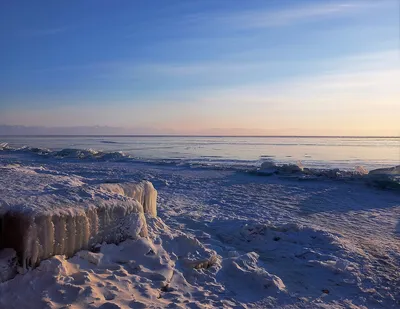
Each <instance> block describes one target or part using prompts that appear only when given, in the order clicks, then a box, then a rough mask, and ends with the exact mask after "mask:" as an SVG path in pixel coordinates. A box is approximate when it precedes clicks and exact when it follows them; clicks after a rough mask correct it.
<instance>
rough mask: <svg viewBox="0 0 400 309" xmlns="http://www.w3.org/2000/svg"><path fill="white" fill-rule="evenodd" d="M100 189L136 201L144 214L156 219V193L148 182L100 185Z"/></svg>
mask: <svg viewBox="0 0 400 309" xmlns="http://www.w3.org/2000/svg"><path fill="white" fill-rule="evenodd" d="M100 188H101V189H102V190H104V191H107V192H112V193H117V194H120V195H124V196H129V197H132V198H134V199H136V200H137V201H138V202H139V203H140V204H142V205H143V209H144V212H145V213H147V214H149V215H151V216H153V217H157V207H156V203H157V191H156V190H155V189H154V187H153V184H152V183H151V182H149V181H142V182H140V183H120V184H110V183H107V184H102V185H100Z"/></svg>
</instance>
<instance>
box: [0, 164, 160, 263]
mask: <svg viewBox="0 0 400 309" xmlns="http://www.w3.org/2000/svg"><path fill="white" fill-rule="evenodd" d="M124 188H126V189H125V190H127V192H128V194H126V195H120V194H110V192H105V191H102V190H99V188H98V187H91V186H88V185H85V184H84V183H83V182H82V181H81V180H80V179H79V178H78V177H76V176H65V175H59V174H58V173H57V172H54V171H51V170H46V169H44V168H43V169H40V171H39V169H37V168H29V167H18V166H12V167H10V166H8V167H7V166H6V167H1V172H0V249H2V248H13V249H14V250H15V251H16V253H17V256H18V259H19V263H20V264H21V265H22V266H23V268H24V269H26V268H27V267H32V266H36V265H38V263H39V262H40V261H41V260H43V259H46V258H49V257H51V256H53V255H66V256H72V255H74V254H75V253H76V252H77V251H78V250H81V249H89V248H91V247H93V246H95V245H96V244H97V243H103V242H106V243H119V242H121V241H123V240H125V239H127V238H133V239H135V238H139V237H142V236H147V224H146V218H145V215H144V207H143V205H142V204H144V205H145V206H146V212H148V213H149V214H151V215H152V216H155V215H156V213H157V212H156V196H157V191H156V190H155V189H154V187H153V186H152V184H151V183H149V182H143V183H140V184H139V185H138V186H135V187H134V186H133V185H131V186H129V184H126V186H125V187H124ZM133 188H135V189H133ZM128 189H131V191H128ZM124 192H125V191H124ZM128 195H131V196H132V197H133V198H132V197H129V196H128Z"/></svg>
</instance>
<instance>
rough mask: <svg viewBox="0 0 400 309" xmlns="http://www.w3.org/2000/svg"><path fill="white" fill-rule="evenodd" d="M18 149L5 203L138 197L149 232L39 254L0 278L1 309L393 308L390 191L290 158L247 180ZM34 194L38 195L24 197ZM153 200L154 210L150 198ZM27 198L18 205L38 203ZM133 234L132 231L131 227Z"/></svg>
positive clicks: (396, 289) (395, 227)
mask: <svg viewBox="0 0 400 309" xmlns="http://www.w3.org/2000/svg"><path fill="white" fill-rule="evenodd" d="M23 156H24V155H23ZM23 156H22V158H23V159H21V155H20V154H18V156H16V157H15V158H14V157H12V156H7V157H6V158H5V159H3V161H1V159H0V164H1V163H2V162H4V163H3V166H2V170H1V172H2V171H6V173H7V176H5V177H4V178H7V183H10V179H13V180H14V181H13V184H12V187H10V186H8V187H6V186H5V185H4V184H5V183H6V182H5V180H4V182H3V183H1V182H0V190H2V192H1V198H0V200H2V201H3V205H4V206H3V207H4V208H7V209H9V208H10V205H13V207H15V206H17V205H16V204H13V203H11V204H10V201H11V200H14V199H15V200H16V199H18V196H19V195H20V194H25V197H26V196H27V195H29V194H28V193H29V192H32V187H38V188H39V189H38V190H40V192H45V191H46V190H45V189H46V188H47V190H49V192H51V194H49V195H55V196H56V197H57V199H61V200H65V201H69V202H72V201H74V202H75V203H76V202H77V201H79V198H80V199H84V200H86V199H88V200H93V199H98V201H99V202H100V201H102V203H105V204H108V203H117V204H119V203H123V202H127V201H131V200H132V197H135V198H136V199H137V200H140V201H141V203H143V204H145V205H148V208H147V209H148V210H147V213H145V214H144V215H143V216H144V218H145V222H146V226H147V230H146V231H147V237H134V238H133V239H131V238H130V237H129V239H126V240H123V241H122V242H120V243H119V244H113V243H108V244H107V243H101V241H99V243H100V244H99V245H96V246H94V247H93V248H91V249H90V250H88V249H84V250H80V251H78V252H76V253H75V254H74V255H73V256H72V257H70V258H67V257H65V256H62V255H56V256H54V257H51V258H49V259H46V260H42V261H41V262H40V265H39V266H38V267H37V268H35V269H32V270H29V271H28V272H26V273H25V274H18V275H17V276H16V277H15V278H13V279H11V280H8V281H6V282H4V283H2V284H0V308H1V309H3V308H4V309H12V308H75V309H78V308H79V309H80V308H123V309H125V308H397V307H399V305H400V304H399V299H400V279H399V276H398V269H400V241H399V236H400V196H399V192H398V191H396V190H382V189H377V188H375V187H369V186H367V185H365V183H364V182H358V181H347V180H343V179H341V178H340V177H332V179H330V178H329V177H325V176H323V177H322V178H320V177H319V176H317V177H316V178H313V179H310V180H309V179H302V177H297V176H298V175H300V176H302V175H303V174H304V173H307V170H306V171H305V172H304V170H303V171H302V172H300V171H296V168H291V167H290V168H289V167H287V168H286V170H285V172H283V171H282V170H279V168H278V169H277V170H278V171H279V172H278V173H272V174H271V175H270V176H268V177H256V176H255V175H254V174H249V173H242V172H237V171H231V170H215V169H203V168H189V167H186V166H160V165H150V164H142V163H137V164H135V163H134V162H94V161H90V162H87V161H76V160H72V159H71V160H64V159H63V160H62V162H61V161H58V160H56V159H51V160H46V159H42V158H35V159H31V160H26V159H25V157H23ZM16 162H20V163H19V164H20V165H19V166H17V165H15V163H16ZM21 162H22V163H21ZM0 166H1V165H0ZM264 167H265V168H267V166H264ZM270 167H271V166H270ZM274 168H275V167H274ZM22 171H23V172H22ZM391 171H392V170H391ZM1 172H0V173H1ZM19 173H24V174H23V175H24V177H19V176H18V175H19ZM331 173H332V175H333V174H334V172H331ZM385 173H386V172H385ZM360 174H361V172H360ZM372 174H373V173H372ZM372 174H371V175H372ZM2 175H3V174H2ZM293 175H295V176H296V177H293ZM395 176H396V175H395ZM22 178H27V179H26V181H25V180H21V179H22ZM0 179H3V177H0ZM35 179H37V180H35ZM39 179H40V181H39ZM142 179H145V180H147V181H149V183H150V182H151V183H152V184H153V185H154V187H155V188H157V191H158V196H157V197H156V196H155V195H154V194H152V195H151V198H149V199H148V201H145V199H141V198H142V193H143V192H145V191H146V190H145V186H146V183H147V182H143V183H141V185H140V186H139V189H137V190H136V189H135V190H133V189H130V188H131V187H130V186H131V184H132V183H138V182H139V181H140V180H142ZM24 181H25V182H24ZM24 183H29V184H32V187H29V186H28V188H27V187H26V185H24ZM142 186H143V187H142ZM50 188H51V189H50ZM46 192H47V191H46ZM155 194H156V193H155ZM38 198H40V199H41V200H42V199H44V197H30V198H29V199H28V200H29V201H32V202H35V201H36V199H38ZM156 198H157V204H158V207H157V209H156V210H157V214H156V215H155V213H154V212H153V211H152V206H150V205H153V201H154V200H155V199H156ZM21 200H26V199H25V198H24V199H22V198H21ZM31 204H32V207H28V208H27V209H34V210H35V211H36V210H39V209H40V207H39V206H40V205H37V207H36V206H35V205H36V204H35V203H31ZM138 204H139V203H138ZM46 205H47V204H45V209H49V210H51V211H56V212H59V211H61V210H60V209H62V207H61V206H60V207H58V206H57V207H54V206H53V207H50V205H47V206H46ZM139 205H141V204H139ZM19 207H22V206H19ZM19 207H18V208H19ZM23 209H25V208H23ZM82 209H86V208H85V207H82ZM143 212H144V211H143ZM129 224H130V223H129V222H127V223H126V224H124V226H126V227H128V226H129ZM133 226H138V225H137V224H136V225H135V224H134V225H133ZM137 233H138V230H137V229H134V231H133V232H132V235H137ZM139 236H140V235H139ZM143 236H146V235H143ZM11 256H12V255H11ZM4 260H5V259H0V261H4ZM9 260H10V259H8V261H9ZM11 261H12V258H11ZM0 265H2V264H1V262H0ZM0 269H1V267H0ZM67 306H69V307H67Z"/></svg>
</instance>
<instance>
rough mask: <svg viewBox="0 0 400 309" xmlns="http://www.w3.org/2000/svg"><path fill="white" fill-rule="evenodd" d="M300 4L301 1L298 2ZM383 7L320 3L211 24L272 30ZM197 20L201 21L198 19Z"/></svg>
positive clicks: (234, 15)
mask: <svg viewBox="0 0 400 309" xmlns="http://www.w3.org/2000/svg"><path fill="white" fill-rule="evenodd" d="M298 2H299V3H300V1H298ZM377 2H380V5H382V3H386V2H388V1H374V2H373V1H337V2H333V1H330V2H328V1H320V2H319V3H318V4H314V5H310V4H307V5H302V6H297V7H293V6H292V7H288V8H285V9H279V10H271V9H268V10H266V9H265V8H264V9H257V10H247V11H240V12H234V13H228V14H225V15H219V16H215V18H214V19H213V18H211V23H213V22H214V23H217V24H219V25H220V26H221V25H222V26H229V27H235V28H270V27H282V26H287V25H292V24H296V23H299V22H304V21H314V20H318V19H322V18H331V17H337V16H343V15H344V14H349V13H350V14H353V13H356V12H359V11H360V10H362V9H370V8H374V7H375V6H377V5H379V3H377ZM197 20H201V19H199V18H197ZM203 21H205V18H204V20H203Z"/></svg>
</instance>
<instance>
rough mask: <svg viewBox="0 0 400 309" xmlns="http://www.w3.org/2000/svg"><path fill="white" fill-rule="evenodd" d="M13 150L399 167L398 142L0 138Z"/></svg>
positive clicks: (396, 139) (153, 158)
mask: <svg viewBox="0 0 400 309" xmlns="http://www.w3.org/2000/svg"><path fill="white" fill-rule="evenodd" d="M3 142H5V143H8V145H9V146H10V147H12V148H21V147H25V146H27V147H36V148H46V149H50V150H54V151H58V150H62V149H92V150H96V151H104V152H122V153H123V154H125V155H127V156H129V157H131V158H135V159H138V160H150V161H157V160H176V161H177V162H180V161H182V162H189V163H202V164H210V165H211V164H217V165H224V164H227V165H234V164H240V165H257V164H260V163H261V162H262V161H264V160H274V161H276V162H277V163H296V162H298V161H300V162H302V164H303V165H304V166H306V167H317V168H340V169H345V170H349V169H353V168H354V167H355V166H359V165H361V166H364V167H365V168H367V169H369V170H370V169H374V168H380V167H389V166H395V165H399V164H400V137H379V138H377V137H373V138H365V137H223V136H221V137H193V136H190V137H189V136H1V137H0V143H3Z"/></svg>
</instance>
